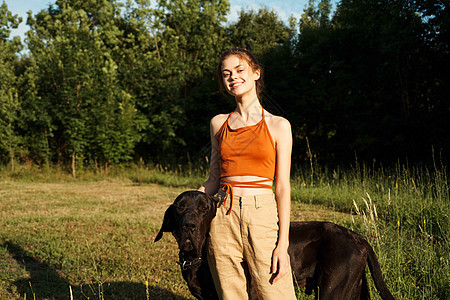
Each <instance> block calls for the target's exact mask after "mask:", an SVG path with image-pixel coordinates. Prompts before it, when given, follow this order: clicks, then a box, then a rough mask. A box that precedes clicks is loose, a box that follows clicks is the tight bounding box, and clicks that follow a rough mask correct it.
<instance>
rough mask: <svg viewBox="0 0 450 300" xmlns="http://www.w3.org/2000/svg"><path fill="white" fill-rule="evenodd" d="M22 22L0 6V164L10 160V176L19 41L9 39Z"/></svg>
mask: <svg viewBox="0 0 450 300" xmlns="http://www.w3.org/2000/svg"><path fill="white" fill-rule="evenodd" d="M21 21H22V19H21V18H18V17H17V15H13V14H12V13H11V12H10V11H8V7H7V5H6V3H4V2H3V4H2V5H1V6H0V160H2V161H3V162H4V161H5V160H4V158H6V157H9V163H10V165H11V171H12V172H14V159H15V152H16V148H17V144H18V137H17V136H16V134H15V128H14V123H15V121H16V120H17V112H18V110H19V99H18V96H17V88H16V81H17V78H16V75H15V72H14V67H15V63H16V62H17V55H16V54H17V53H18V52H19V51H20V50H21V43H20V39H19V38H18V37H15V38H14V39H13V40H10V39H9V36H10V33H11V29H12V28H17V26H18V25H19V23H20V22H21Z"/></svg>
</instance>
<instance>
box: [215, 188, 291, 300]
mask: <svg viewBox="0 0 450 300" xmlns="http://www.w3.org/2000/svg"><path fill="white" fill-rule="evenodd" d="M230 202H231V201H230V199H228V200H227V201H226V205H222V206H220V207H219V208H218V209H217V214H216V216H215V217H214V219H213V220H212V222H211V229H210V233H209V237H210V239H209V241H210V242H209V245H208V263H209V267H210V270H211V273H212V275H213V279H214V283H215V286H216V290H217V293H218V294H219V298H220V299H225V300H242V299H248V294H247V280H246V277H245V273H244V268H243V264H244V262H245V263H247V265H248V269H249V271H250V275H251V277H252V282H253V283H254V285H255V288H256V292H257V294H258V298H259V299H264V300H266V299H275V300H287V299H296V297H295V292H294V285H293V280H292V275H290V274H292V272H291V273H290V274H288V275H286V276H284V277H283V278H282V279H281V280H279V281H278V282H277V283H275V284H271V283H270V279H271V278H272V275H273V274H271V272H270V271H271V264H272V252H273V250H274V249H275V246H276V242H277V239H278V213H277V205H276V201H275V198H274V195H273V194H269V195H255V196H244V197H239V196H234V197H233V207H232V210H231V212H230V214H229V215H226V213H227V211H228V209H229V207H230Z"/></svg>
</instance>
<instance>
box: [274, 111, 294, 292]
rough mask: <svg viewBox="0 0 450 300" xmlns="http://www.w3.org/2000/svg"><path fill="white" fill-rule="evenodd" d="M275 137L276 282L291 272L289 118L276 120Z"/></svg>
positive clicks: (290, 142)
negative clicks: (277, 227) (289, 253)
mask: <svg viewBox="0 0 450 300" xmlns="http://www.w3.org/2000/svg"><path fill="white" fill-rule="evenodd" d="M274 121H275V122H274V124H273V125H275V126H273V129H274V139H275V145H276V151H277V160H276V177H275V198H276V200H277V208H278V219H279V231H278V243H277V247H276V248H275V250H274V252H273V255H272V273H273V274H275V273H277V272H278V274H277V276H276V277H275V278H274V281H273V282H274V283H275V282H277V281H278V280H279V279H281V278H282V277H283V276H285V275H286V274H287V273H288V272H289V256H288V253H287V250H288V247H289V227H290V220H291V184H290V173H291V154H292V131H291V125H290V123H289V121H288V120H286V119H284V118H281V117H278V118H277V119H276V120H274Z"/></svg>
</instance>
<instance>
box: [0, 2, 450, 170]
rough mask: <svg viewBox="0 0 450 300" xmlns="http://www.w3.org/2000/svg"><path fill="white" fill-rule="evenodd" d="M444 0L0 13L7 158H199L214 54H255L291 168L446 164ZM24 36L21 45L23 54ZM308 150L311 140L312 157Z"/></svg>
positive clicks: (216, 100) (204, 148) (1, 120)
mask: <svg viewBox="0 0 450 300" xmlns="http://www.w3.org/2000/svg"><path fill="white" fill-rule="evenodd" d="M449 7H450V4H449V2H448V1H444V0H427V1H415V0H401V1H400V0H390V1H387V0H384V1H368V0H342V1H340V2H338V3H337V7H336V10H335V11H332V9H331V4H330V1H328V0H322V1H316V2H315V1H310V2H309V5H308V7H307V8H305V11H304V13H303V15H302V16H301V18H300V19H295V18H293V17H292V18H291V19H290V20H289V24H286V23H285V22H283V21H281V20H280V18H279V17H278V16H277V15H276V13H275V12H274V11H271V10H269V9H267V8H264V7H262V8H260V9H259V10H252V9H250V10H242V11H241V12H240V13H239V17H238V20H237V21H235V22H227V14H228V13H229V3H228V1H221V0H215V1H200V0H189V1H181V0H175V1H163V0H161V1H158V3H157V5H156V6H155V5H152V6H151V5H150V1H148V0H135V1H128V3H127V4H123V3H121V2H119V1H113V0H102V1H97V0H96V1H94V0H89V1H81V0H64V1H63V0H58V1H56V2H55V4H54V5H49V6H48V8H47V9H45V10H42V11H40V12H38V13H37V14H35V15H32V14H31V13H30V14H29V16H28V19H27V21H26V22H27V24H28V25H29V26H30V30H29V31H28V32H27V33H26V38H25V40H24V41H21V40H20V38H18V37H14V38H12V37H10V32H11V29H12V28H16V27H17V26H18V23H19V22H21V21H22V22H24V20H21V18H19V17H18V16H17V15H13V14H12V13H11V12H9V11H8V8H7V6H6V4H4V3H3V4H2V6H1V10H0V62H1V63H0V163H1V164H2V165H4V166H5V165H8V166H9V167H11V169H12V170H14V165H15V164H17V163H18V162H20V163H30V164H33V165H39V166H49V165H59V166H63V167H65V168H67V170H68V171H71V172H72V174H74V175H76V172H77V169H80V170H81V169H83V168H85V167H88V166H89V167H95V168H108V166H111V165H118V164H121V163H124V162H133V161H134V162H136V161H144V162H146V163H152V162H153V163H154V162H158V163H161V162H177V163H191V162H194V163H200V162H205V160H206V159H205V158H206V157H207V156H208V155H209V149H210V147H209V120H210V118H211V117H212V116H214V115H215V114H217V113H225V112H229V111H231V110H232V109H233V108H234V102H233V99H231V98H227V97H226V96H225V95H223V94H221V93H220V92H218V85H217V82H216V74H215V68H216V63H217V60H218V57H219V56H220V54H221V53H222V52H223V51H224V50H226V49H228V48H230V47H232V46H239V47H245V48H247V49H250V50H252V51H253V52H254V53H255V54H256V55H257V56H258V57H259V58H260V60H261V62H262V64H263V66H264V68H265V74H266V89H265V92H264V95H263V103H264V106H265V107H266V108H267V109H268V110H269V111H271V112H272V113H275V114H278V115H282V116H284V117H286V118H287V119H288V120H290V122H291V124H292V128H293V133H294V151H293V161H294V163H302V162H305V161H308V160H309V159H311V158H314V159H315V160H316V161H318V162H320V163H324V164H332V165H338V164H345V163H348V162H352V161H354V160H355V158H356V159H359V160H361V161H368V162H370V163H372V162H376V163H385V164H388V163H390V162H397V161H398V160H402V161H408V162H413V163H419V164H423V163H428V162H430V161H431V160H432V159H435V158H438V159H440V160H441V161H444V163H445V162H446V161H447V160H448V157H449V148H450V135H449V134H448V128H450V127H449V125H450V124H449V123H450V105H449V104H450V101H449V95H450V91H449V88H450V85H449V82H450V81H449V72H447V71H448V70H447V69H448V66H449V65H450V55H449V51H450V50H449V40H450V30H449V28H450V17H449ZM25 45H26V47H27V48H28V52H27V53H25V54H23V53H22V54H20V51H21V50H22V49H23V47H24V46H25ZM305 149H308V150H307V151H305Z"/></svg>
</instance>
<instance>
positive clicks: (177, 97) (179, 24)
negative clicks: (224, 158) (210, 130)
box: [141, 0, 229, 158]
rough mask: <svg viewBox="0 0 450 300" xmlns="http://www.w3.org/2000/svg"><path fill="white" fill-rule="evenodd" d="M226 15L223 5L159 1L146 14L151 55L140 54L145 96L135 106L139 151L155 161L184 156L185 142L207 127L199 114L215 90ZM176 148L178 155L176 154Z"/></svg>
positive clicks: (192, 0)
mask: <svg viewBox="0 0 450 300" xmlns="http://www.w3.org/2000/svg"><path fill="white" fill-rule="evenodd" d="M228 9H229V3H228V1H226V0H214V1H200V0H189V1H186V0H177V1H163V0H162V1H158V6H157V8H155V9H148V15H147V20H148V26H147V28H148V30H149V32H150V33H151V35H152V39H153V43H152V46H153V49H149V50H150V51H149V52H148V54H146V55H147V57H148V58H149V60H148V62H151V65H150V66H149V68H148V71H147V72H145V73H144V74H145V76H146V77H145V78H144V82H143V84H144V85H145V86H146V89H147V90H151V92H149V93H148V94H147V95H144V97H146V98H143V99H142V101H141V106H142V110H143V112H144V113H145V114H146V116H147V117H148V120H149V126H148V128H147V130H146V135H145V138H144V142H145V144H146V145H143V147H145V149H147V151H149V152H150V153H151V154H152V156H153V157H155V158H167V157H170V156H172V158H173V157H176V156H177V155H179V154H185V153H186V148H185V147H186V141H187V140H188V141H193V140H198V138H199V136H198V134H197V132H198V130H201V131H202V133H204V128H207V126H208V118H210V117H211V116H208V115H207V113H205V112H204V111H200V112H199V110H202V107H207V106H208V105H209V101H210V99H211V93H212V92H213V91H214V89H215V78H214V77H215V76H214V74H215V71H214V69H215V64H216V60H217V58H218V56H219V55H220V53H221V52H222V51H223V50H224V49H225V48H226V47H227V44H226V43H224V29H223V25H222V24H223V23H224V22H225V20H226V19H225V15H226V14H227V12H228ZM199 116H200V117H199ZM205 116H206V118H205ZM200 120H202V121H201V122H200ZM203 123H204V125H203ZM198 127H199V128H200V129H199V128H198ZM205 136H207V133H206V135H205ZM180 146H181V147H183V148H181V149H183V150H184V151H180V152H179V151H177V150H178V149H180ZM181 149H180V150H181ZM187 151H189V150H187Z"/></svg>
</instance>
